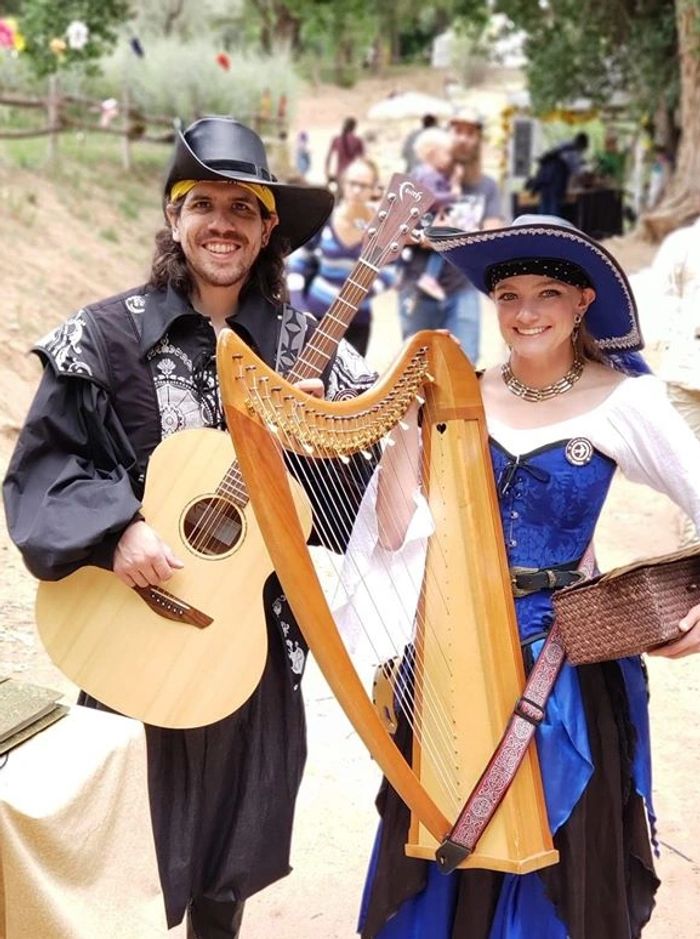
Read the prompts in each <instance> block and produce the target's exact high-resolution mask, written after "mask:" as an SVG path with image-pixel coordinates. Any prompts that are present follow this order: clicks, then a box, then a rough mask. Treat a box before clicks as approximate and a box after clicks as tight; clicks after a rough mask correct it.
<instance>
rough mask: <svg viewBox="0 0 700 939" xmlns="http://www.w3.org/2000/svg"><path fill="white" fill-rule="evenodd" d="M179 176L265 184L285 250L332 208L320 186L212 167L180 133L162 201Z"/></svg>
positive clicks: (316, 226)
mask: <svg viewBox="0 0 700 939" xmlns="http://www.w3.org/2000/svg"><path fill="white" fill-rule="evenodd" d="M251 168H253V167H252V165H251ZM181 179H196V180H198V181H199V180H201V181H210V182H236V181H237V180H240V181H241V182H247V183H258V184H259V185H262V186H267V187H268V188H269V189H271V190H272V192H273V193H274V196H275V204H276V211H277V216H278V218H279V224H278V225H277V228H276V231H277V233H278V234H279V235H280V236H282V237H283V238H284V239H286V241H287V242H288V245H289V251H294V249H295V248H299V247H300V246H301V245H303V244H305V243H306V242H307V241H308V240H309V239H310V238H312V237H313V236H314V235H315V234H316V232H317V231H318V230H319V229H320V228H321V226H322V225H323V224H324V222H325V221H326V220H327V219H328V216H329V215H330V214H331V212H332V211H333V205H334V198H333V193H331V192H330V190H328V189H325V188H323V187H320V186H307V185H303V186H295V185H293V184H291V183H284V182H280V180H277V179H274V178H271V179H266V178H264V177H262V176H260V175H259V174H258V173H256V172H245V171H244V170H241V171H239V170H225V169H221V170H218V169H217V170H215V169H212V168H211V167H209V166H207V165H206V164H205V163H203V162H202V161H201V160H200V159H199V158H198V157H197V155H196V154H195V153H194V152H193V151H192V150H191V148H190V147H189V146H188V144H187V141H186V140H185V138H184V136H183V135H182V133H178V137H177V140H176V143H175V153H174V155H173V159H172V163H171V164H170V169H169V172H168V176H167V179H166V182H165V189H164V200H165V201H166V202H167V200H168V197H169V194H170V190H171V189H172V186H173V184H174V183H176V182H178V181H179V180H181Z"/></svg>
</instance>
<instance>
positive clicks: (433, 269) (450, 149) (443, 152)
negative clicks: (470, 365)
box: [399, 128, 501, 362]
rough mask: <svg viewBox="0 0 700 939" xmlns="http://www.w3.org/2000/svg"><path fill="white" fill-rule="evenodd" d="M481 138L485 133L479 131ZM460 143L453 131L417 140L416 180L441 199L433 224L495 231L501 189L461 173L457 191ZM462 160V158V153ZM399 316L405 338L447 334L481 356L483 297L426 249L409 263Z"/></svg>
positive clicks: (413, 253)
mask: <svg viewBox="0 0 700 939" xmlns="http://www.w3.org/2000/svg"><path fill="white" fill-rule="evenodd" d="M479 133H480V131H479ZM459 142H460V138H459V137H458V136H457V135H455V133H454V132H452V131H447V130H443V129H440V128H429V129H428V130H426V131H424V132H423V133H422V134H421V135H420V136H419V137H418V138H417V140H416V143H415V151H416V154H417V156H418V158H419V160H420V163H419V165H418V166H417V167H416V169H415V170H414V173H413V176H414V178H415V179H416V181H417V182H420V183H421V184H423V185H426V186H428V187H430V188H431V189H432V190H433V192H434V193H435V194H436V196H437V199H436V202H435V203H434V208H435V209H436V210H437V212H438V214H437V215H436V218H435V219H434V222H433V224H437V225H440V224H442V225H445V224H449V225H450V226H454V227H458V228H461V229H464V230H467V231H471V230H477V229H480V228H488V227H493V226H494V225H496V224H498V223H499V222H500V220H501V200H500V194H499V191H498V187H497V185H496V183H495V181H494V180H492V179H491V178H490V177H488V176H483V175H482V176H480V177H479V178H476V177H475V176H473V175H470V176H469V177H468V178H467V177H466V176H465V175H464V173H460V176H459V179H458V180H457V181H456V184H455V188H454V191H453V170H454V168H455V162H456V157H457V156H458V153H457V151H458V146H457V145H458V143H459ZM459 155H460V156H463V153H462V151H461V150H460V151H459ZM399 313H400V317H401V331H402V334H403V336H404V338H406V337H408V336H412V335H413V334H414V333H416V332H418V331H419V330H421V329H446V330H448V331H449V332H450V333H452V335H454V336H455V337H456V338H457V339H458V340H459V342H460V343H461V345H462V348H463V349H464V351H465V352H466V354H467V355H468V356H469V358H470V359H471V360H472V362H476V361H477V360H478V357H479V341H480V314H481V306H480V301H479V294H478V292H477V291H476V289H475V288H474V287H473V285H472V284H470V282H469V280H468V279H467V278H466V277H465V276H464V275H463V274H462V273H461V272H460V271H457V270H455V269H453V268H451V267H450V266H449V265H443V263H442V261H441V259H440V257H439V256H437V255H436V254H435V252H432V251H430V250H428V249H427V248H426V247H420V248H416V249H415V250H413V251H411V252H410V256H408V257H406V258H405V260H404V267H403V270H402V274H401V283H400V290H399Z"/></svg>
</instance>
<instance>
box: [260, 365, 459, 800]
mask: <svg viewBox="0 0 700 939" xmlns="http://www.w3.org/2000/svg"><path fill="white" fill-rule="evenodd" d="M249 390H250V392H251V394H252V396H253V397H254V398H255V400H256V401H257V403H258V407H259V410H260V413H266V412H267V411H269V401H268V400H264V398H265V396H264V394H263V392H262V390H261V388H260V385H259V384H258V383H257V382H255V381H254V382H253V385H252V388H251V389H249ZM306 410H307V409H306V408H305V407H304V406H296V403H295V404H294V406H293V408H292V415H293V423H294V424H296V427H297V430H298V437H299V438H301V439H304V436H305V433H304V432H305V431H306V430H308V428H307V427H306V426H305V419H304V418H305V414H306ZM424 420H427V421H428V422H430V423H431V424H432V423H433V421H432V418H431V415H430V411H429V408H428V406H427V405H424ZM339 423H340V422H339ZM343 426H344V425H343ZM352 429H353V428H352V426H349V427H348V428H347V433H348V434H351V433H352ZM276 436H277V443H278V445H280V446H281V447H282V448H283V449H284V444H285V442H286V443H288V444H289V449H284V454H285V457H286V462H287V464H288V465H289V466H290V467H291V469H292V472H293V474H294V475H295V476H296V477H297V478H298V479H299V481H300V482H301V483H302V485H303V486H304V488H305V489H306V490H307V492H314V493H316V495H317V498H316V499H315V505H314V524H315V527H316V530H317V532H318V533H319V534H320V536H321V539H322V541H323V542H324V543H325V544H326V545H331V546H335V547H338V548H342V547H343V546H344V544H346V543H347V541H348V540H349V538H350V534H351V531H352V527H353V524H354V521H355V513H356V509H357V504H356V503H355V504H354V505H351V504H349V502H348V499H347V495H348V491H350V492H351V494H352V496H353V497H354V498H355V499H357V496H358V494H361V493H362V492H363V491H364V489H365V487H366V484H367V475H368V469H369V468H370V460H371V458H372V457H371V454H369V453H366V454H365V455H364V456H362V455H356V456H354V457H353V458H351V459H346V460H339V459H338V456H337V452H336V451H335V450H333V449H331V448H330V447H326V448H320V449H319V448H318V447H317V448H316V455H317V457H320V458H321V460H319V459H316V458H311V454H309V457H300V456H299V455H298V454H297V453H296V452H295V451H294V449H292V441H291V440H285V437H286V432H280V430H279V429H277V435H276ZM385 445H386V446H387V447H388V446H392V445H393V446H399V447H402V448H405V447H406V434H405V432H401V431H399V432H395V433H394V434H393V435H391V439H389V438H386V440H385ZM427 459H428V456H427V454H426V453H425V452H421V457H420V463H421V466H420V473H419V475H420V477H421V478H422V479H424V478H427V470H428V466H427ZM385 469H386V467H383V469H382V470H381V471H384V470H385ZM381 471H380V472H381ZM392 482H394V480H392ZM404 497H405V498H412V494H404ZM390 511H391V510H390ZM392 521H393V522H395V521H396V519H392ZM433 550H434V551H435V550H437V552H438V553H440V552H442V546H441V545H440V543H439V541H438V542H434V543H433ZM330 557H331V559H332V561H331V563H332V565H333V567H334V569H335V577H336V583H339V584H340V585H341V589H342V581H343V574H344V572H345V574H347V572H348V569H350V572H351V573H352V574H354V576H355V579H356V580H361V576H362V572H361V571H360V570H359V569H358V568H357V565H356V560H355V558H354V557H353V556H352V554H348V555H346V556H345V558H344V559H343V560H342V561H341V560H339V559H336V557H335V556H333V555H331V556H330ZM379 557H380V563H381V565H382V572H383V574H384V575H385V576H384V577H383V578H382V579H383V580H385V581H386V587H387V594H386V595H385V596H383V597H382V598H381V599H380V598H378V597H375V596H369V597H368V596H367V595H366V599H369V603H370V611H369V617H368V618H369V619H370V620H371V622H370V623H367V624H366V627H367V628H365V630H364V633H365V635H364V638H365V641H366V643H367V645H368V646H369V648H370V649H371V650H372V652H373V655H374V657H375V659H376V660H377V664H379V661H380V660H381V659H382V658H383V656H382V653H381V651H380V650H381V649H384V650H386V649H387V648H389V649H390V650H391V653H392V654H393V656H395V657H398V658H400V659H402V669H403V677H401V678H400V680H399V681H398V682H397V684H396V687H395V689H394V694H395V698H396V701H397V704H398V705H399V707H400V709H401V710H402V711H403V713H404V715H405V717H406V719H407V721H408V723H409V725H410V727H411V730H412V732H413V733H414V735H415V737H416V739H417V740H418V742H419V743H420V745H421V747H422V749H423V751H424V752H425V753H426V754H427V756H428V758H429V759H430V760H431V762H432V764H433V766H434V769H435V771H436V774H437V776H438V778H439V779H440V782H441V785H442V787H443V789H444V790H445V792H446V794H447V795H448V797H449V798H450V799H452V800H454V801H455V802H458V801H459V792H458V787H457V781H456V779H455V778H454V776H455V772H454V768H453V763H454V761H453V759H451V756H450V755H451V752H452V737H451V733H450V717H449V714H448V709H447V708H446V707H445V705H444V703H443V700H442V697H441V695H440V693H439V691H438V688H437V685H436V683H435V681H434V680H433V677H432V676H431V675H430V674H429V673H428V672H427V669H426V668H425V662H424V652H423V645H422V643H421V642H416V641H415V639H416V637H415V635H414V632H413V624H414V621H415V623H416V631H417V633H418V634H421V633H422V634H423V635H426V634H428V633H432V632H433V629H432V625H431V624H430V623H428V622H426V621H425V617H424V613H423V610H422V609H421V605H420V604H418V607H417V609H414V604H413V601H412V599H410V598H409V597H407V596H406V595H404V594H402V593H401V591H399V590H397V589H396V588H395V586H394V584H393V582H392V574H394V573H397V563H396V561H397V559H399V564H400V565H401V566H402V568H403V580H404V583H406V582H409V581H411V580H413V583H412V585H411V590H412V594H413V597H414V598H415V599H416V600H417V599H418V597H419V594H420V588H421V584H420V579H422V576H421V575H422V573H423V571H422V570H421V571H420V572H419V573H418V574H417V575H416V574H415V573H413V572H412V571H410V570H409V569H408V567H407V566H406V565H405V564H404V562H403V559H402V558H401V555H395V556H394V559H393V563H390V562H389V560H388V554H387V553H386V552H385V551H381V552H380V553H379ZM425 576H426V577H428V578H432V583H431V587H432V590H433V594H434V595H436V596H438V597H439V598H440V602H441V603H442V604H443V605H445V606H446V601H445V598H444V596H443V595H442V590H441V586H440V585H439V583H437V581H436V580H435V576H436V575H435V573H434V571H433V569H432V568H429V569H426V572H425ZM417 578H418V579H417ZM388 604H393V605H395V606H396V605H398V607H399V608H400V611H401V618H402V619H403V621H404V623H405V634H404V635H403V636H401V637H397V636H396V635H395V629H392V627H391V626H389V625H387V623H386V619H385V615H384V610H385V609H386V608H387V605H388ZM358 612H359V611H358ZM363 612H364V614H365V615H366V614H367V610H366V609H365V610H364V611H363ZM394 620H395V617H394ZM377 634H378V635H377ZM433 645H437V646H438V648H440V644H439V640H438V639H437V638H433ZM407 647H409V651H408V652H407V651H406V649H407ZM441 656H442V657H443V659H444V663H445V668H446V669H449V664H448V658H447V656H446V655H445V654H444V651H441ZM443 685H444V683H443ZM418 689H420V697H421V704H422V709H423V711H422V714H418V713H417V711H416V708H415V700H416V694H418ZM425 723H427V724H429V725H430V727H431V728H432V730H430V731H428V730H425V729H424V727H423V725H424V724H425Z"/></svg>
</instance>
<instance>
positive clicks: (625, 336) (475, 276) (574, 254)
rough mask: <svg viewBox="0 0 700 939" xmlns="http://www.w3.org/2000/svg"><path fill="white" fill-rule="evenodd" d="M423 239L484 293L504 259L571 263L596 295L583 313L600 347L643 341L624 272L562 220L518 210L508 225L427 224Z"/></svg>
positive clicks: (623, 347)
mask: <svg viewBox="0 0 700 939" xmlns="http://www.w3.org/2000/svg"><path fill="white" fill-rule="evenodd" d="M427 236H428V243H429V244H430V246H431V247H433V248H434V249H435V250H436V251H439V252H440V253H441V254H442V255H443V256H444V257H445V258H447V260H448V261H449V262H450V263H451V264H454V266H455V267H457V268H459V270H460V271H462V273H463V274H466V276H467V277H468V278H469V280H470V281H471V282H472V283H473V284H474V286H475V287H476V288H477V289H478V290H480V291H481V292H482V293H485V294H488V293H489V288H488V286H487V283H488V273H489V270H490V269H491V268H492V267H493V266H494V265H497V264H503V263H505V262H510V261H517V260H526V259H534V258H537V259H546V260H548V261H551V262H552V263H553V265H555V264H556V262H557V261H568V262H570V263H571V264H576V265H578V267H580V268H581V269H582V270H583V271H584V272H585V273H586V275H587V277H588V280H589V281H590V284H591V286H592V287H593V289H594V290H595V292H596V298H595V300H594V301H593V303H591V305H590V306H589V307H588V310H587V312H586V328H587V330H588V332H589V333H590V334H591V335H592V336H593V338H594V339H595V340H596V342H597V344H598V345H599V346H600V348H601V349H603V350H605V351H611V352H613V351H626V352H631V351H634V350H635V349H641V348H642V347H643V345H644V340H643V339H642V333H641V330H640V328H639V317H638V315H637V305H636V303H635V300H634V295H633V294H632V289H631V287H630V285H629V281H628V280H627V276H626V274H625V272H624V271H623V270H622V268H621V267H620V265H619V263H618V262H617V261H616V260H615V258H614V257H613V256H612V255H611V254H610V253H609V252H608V251H606V250H605V248H603V247H602V246H601V245H599V244H598V242H596V241H594V240H593V239H592V238H589V237H588V235H584V233H583V232H581V231H579V230H578V228H575V227H574V226H573V225H571V223H570V222H568V221H566V219H563V218H558V217H556V216H554V215H521V216H519V217H518V218H516V219H515V221H514V222H513V223H512V225H509V226H508V228H496V229H492V230H491V231H476V232H464V231H457V230H456V229H447V228H432V229H430V230H429V231H428V233H427Z"/></svg>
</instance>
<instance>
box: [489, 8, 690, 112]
mask: <svg viewBox="0 0 700 939" xmlns="http://www.w3.org/2000/svg"><path fill="white" fill-rule="evenodd" d="M496 9H497V10H498V12H502V13H505V14H506V15H507V16H508V17H509V19H510V20H511V22H512V23H513V25H514V28H515V29H518V30H520V29H523V30H525V31H526V33H527V40H526V46H525V51H526V54H527V57H528V65H527V77H528V87H529V90H530V95H531V97H532V101H533V105H534V107H535V109H536V110H538V111H540V112H543V111H548V110H550V109H552V108H554V107H556V106H558V105H561V104H563V103H565V102H567V101H572V100H574V99H575V98H579V97H585V98H590V99H591V100H592V101H593V102H595V103H597V104H605V103H606V102H607V101H609V99H610V97H611V95H613V94H614V93H615V92H624V93H625V94H627V95H628V96H629V98H630V101H631V102H632V104H633V106H634V107H636V108H637V109H638V111H639V112H640V113H644V112H652V113H653V112H654V111H655V110H656V108H657V106H658V105H659V103H660V102H663V103H666V104H668V106H669V107H673V106H674V104H675V103H676V102H677V100H678V87H679V85H678V68H677V64H676V59H675V52H676V49H677V45H678V39H677V35H676V27H675V18H674V0H542V2H540V0H496Z"/></svg>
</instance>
